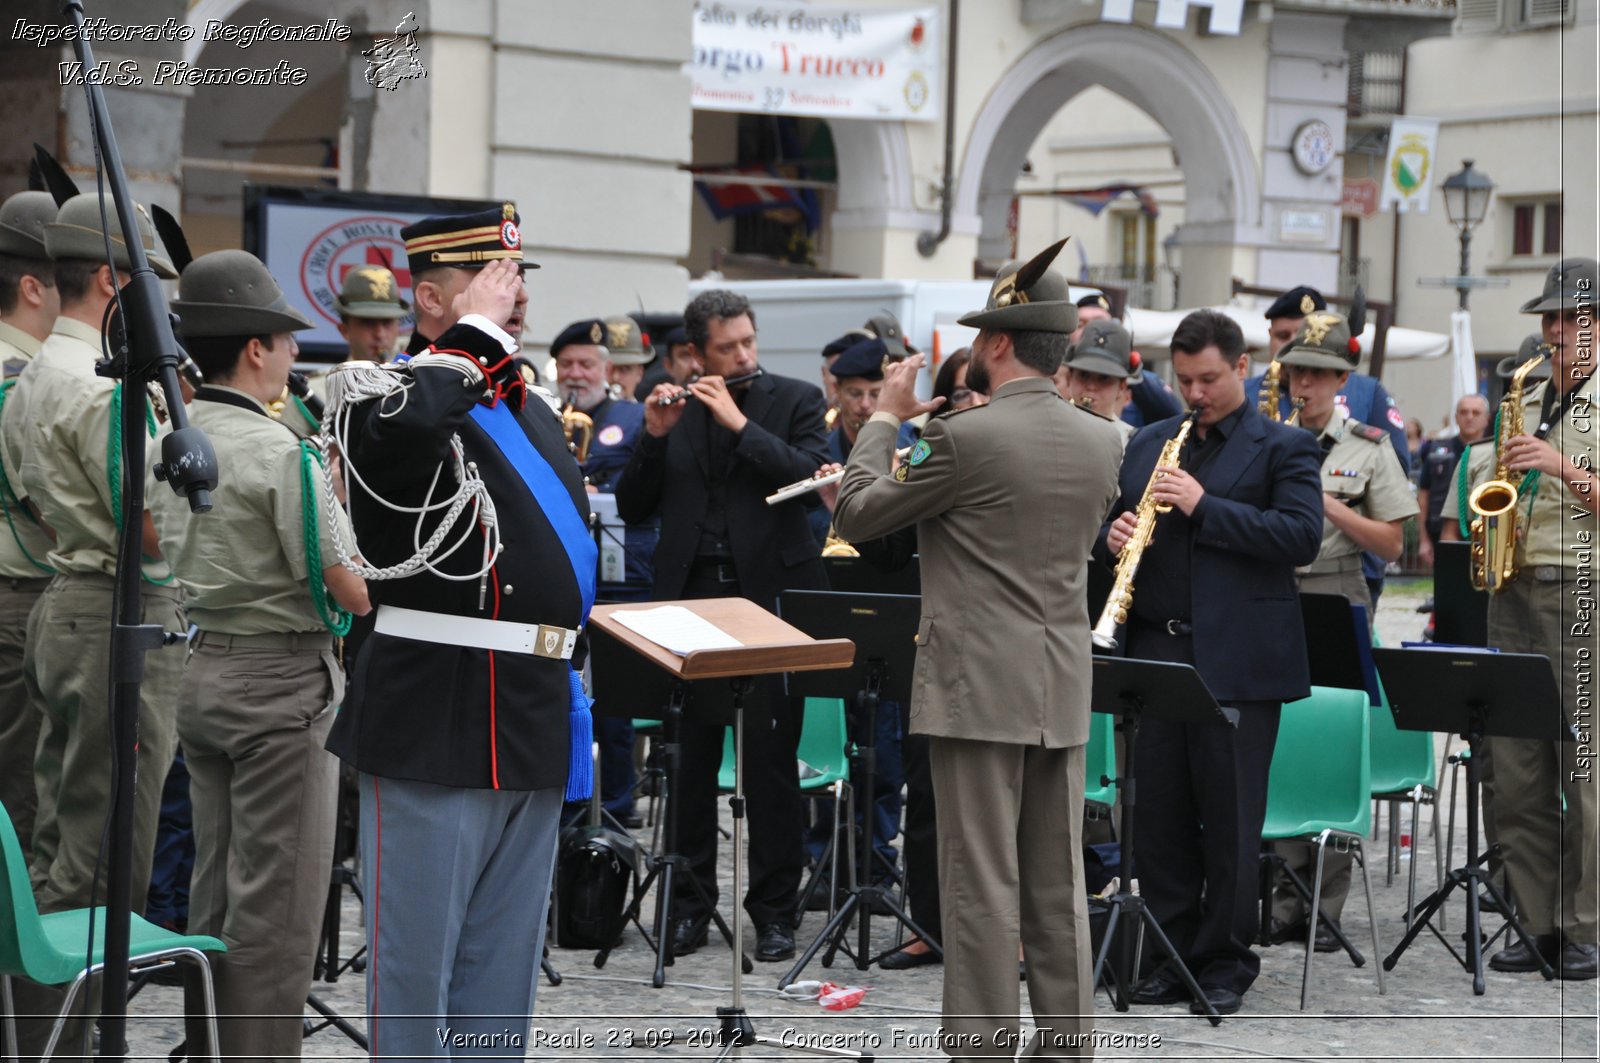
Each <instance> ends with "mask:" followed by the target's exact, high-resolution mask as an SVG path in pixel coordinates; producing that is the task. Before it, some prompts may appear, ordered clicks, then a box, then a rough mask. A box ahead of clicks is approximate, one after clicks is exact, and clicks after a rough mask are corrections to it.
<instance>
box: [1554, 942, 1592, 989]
mask: <svg viewBox="0 0 1600 1063" xmlns="http://www.w3.org/2000/svg"><path fill="white" fill-rule="evenodd" d="M1597 952H1600V949H1596V947H1595V946H1594V945H1579V944H1578V943H1577V942H1575V941H1569V942H1567V944H1566V946H1565V947H1563V948H1562V950H1561V964H1560V966H1559V968H1558V970H1559V973H1560V975H1561V977H1562V978H1563V979H1565V980H1566V981H1569V982H1587V981H1588V980H1589V979H1591V978H1593V977H1594V976H1595V975H1596V973H1600V972H1597V969H1596V968H1597V961H1600V956H1597Z"/></svg>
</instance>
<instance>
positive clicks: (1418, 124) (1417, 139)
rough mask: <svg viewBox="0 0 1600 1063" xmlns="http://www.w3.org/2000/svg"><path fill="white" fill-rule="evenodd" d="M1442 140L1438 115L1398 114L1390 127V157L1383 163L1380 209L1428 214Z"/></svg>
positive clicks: (1435, 182) (1436, 182)
mask: <svg viewBox="0 0 1600 1063" xmlns="http://www.w3.org/2000/svg"><path fill="white" fill-rule="evenodd" d="M1438 143H1439V120H1438V119H1437V118H1396V119H1395V120H1394V124H1393V125H1391V126H1390V127H1389V157H1388V159H1387V160H1386V161H1385V162H1384V165H1383V199H1382V201H1381V202H1380V203H1379V209H1380V210H1388V209H1390V208H1391V207H1393V208H1394V209H1395V210H1397V211H1400V212H1401V213H1406V214H1410V213H1418V214H1426V213H1427V212H1428V196H1429V193H1430V192H1431V191H1432V189H1433V186H1434V185H1436V184H1438V181H1436V180H1435V179H1434V156H1435V155H1436V154H1437V150H1436V149H1437V147H1438Z"/></svg>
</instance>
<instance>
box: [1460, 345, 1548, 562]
mask: <svg viewBox="0 0 1600 1063" xmlns="http://www.w3.org/2000/svg"><path fill="white" fill-rule="evenodd" d="M1544 359H1545V354H1544V351H1543V350H1541V351H1540V353H1538V354H1536V355H1534V356H1533V357H1532V358H1529V359H1528V360H1527V361H1526V362H1523V363H1522V364H1521V365H1519V366H1518V367H1517V371H1516V372H1515V373H1513V374H1512V375H1511V386H1510V387H1508V388H1507V389H1506V394H1505V398H1503V399H1501V400H1500V426H1499V430H1498V431H1497V432H1496V433H1495V437H1494V457H1495V464H1494V479H1492V480H1490V481H1489V482H1488V483H1482V484H1479V485H1478V486H1477V487H1475V488H1473V490H1472V494H1470V495H1469V496H1467V508H1468V509H1470V510H1472V514H1473V516H1472V524H1471V525H1470V533H1471V540H1472V585H1473V586H1474V587H1476V588H1477V589H1478V590H1480V591H1488V592H1489V593H1490V594H1499V593H1500V592H1501V591H1503V590H1505V589H1506V585H1507V584H1509V583H1510V582H1511V581H1512V580H1514V579H1516V578H1517V504H1518V503H1519V502H1520V498H1519V492H1518V490H1517V485H1516V484H1514V483H1512V482H1511V470H1510V468H1508V467H1507V466H1506V458H1505V453H1506V443H1507V441H1509V440H1511V439H1513V438H1515V437H1517V436H1520V435H1521V434H1522V383H1523V381H1525V380H1526V379H1527V378H1528V374H1529V373H1531V372H1533V371H1534V369H1535V368H1537V367H1538V365H1539V363H1540V362H1542V361H1544ZM1461 460H1463V461H1465V460H1466V455H1465V454H1463V455H1462V456H1461Z"/></svg>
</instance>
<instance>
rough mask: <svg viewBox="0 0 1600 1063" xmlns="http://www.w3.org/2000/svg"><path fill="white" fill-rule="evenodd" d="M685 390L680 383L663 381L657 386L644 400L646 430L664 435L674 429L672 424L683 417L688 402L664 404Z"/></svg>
mask: <svg viewBox="0 0 1600 1063" xmlns="http://www.w3.org/2000/svg"><path fill="white" fill-rule="evenodd" d="M681 391H683V388H680V387H679V386H678V385H676V384H673V383H669V382H666V381H663V382H662V383H660V384H657V385H656V386H655V390H653V391H652V392H650V395H649V397H647V398H646V399H645V400H644V430H645V431H646V432H648V433H649V434H651V435H653V436H658V437H659V436H664V435H666V434H667V433H668V432H670V431H672V426H673V425H675V424H677V423H678V421H679V420H681V419H682V417H683V411H684V407H686V406H687V405H688V402H687V401H686V400H685V401H682V402H674V403H672V404H671V405H670V406H668V405H663V401H664V400H666V399H670V398H672V397H673V396H674V395H677V394H678V393H680V392H681Z"/></svg>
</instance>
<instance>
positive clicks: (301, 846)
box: [150, 251, 369, 1059]
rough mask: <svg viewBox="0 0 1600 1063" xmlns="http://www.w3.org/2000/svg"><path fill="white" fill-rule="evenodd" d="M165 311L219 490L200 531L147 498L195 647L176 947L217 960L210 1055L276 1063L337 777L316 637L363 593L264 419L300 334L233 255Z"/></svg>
mask: <svg viewBox="0 0 1600 1063" xmlns="http://www.w3.org/2000/svg"><path fill="white" fill-rule="evenodd" d="M172 308H173V310H174V311H175V312H176V313H177V314H178V315H179V318H180V320H181V322H182V333H183V340H184V344H185V346H186V348H187V349H188V351H189V354H190V356H191V357H193V358H194V360H195V363H196V365H198V366H199V367H200V371H201V372H202V373H203V374H204V375H205V378H206V381H207V383H206V384H205V386H204V387H202V388H200V389H199V390H198V391H197V392H196V393H195V397H194V402H193V404H192V407H191V408H192V416H193V421H194V424H195V426H196V427H198V428H202V429H204V430H205V433H206V436H207V437H208V438H209V439H210V440H211V441H212V445H213V446H214V447H215V448H216V451H217V462H218V464H219V466H220V467H221V468H224V469H226V470H227V471H228V473H227V475H226V476H225V477H223V478H222V479H221V480H220V481H219V483H218V485H217V488H216V490H215V493H214V495H213V498H214V500H215V507H214V510H213V512H211V513H209V514H206V515H203V516H196V515H194V514H192V513H190V511H189V506H188V504H187V502H186V500H185V499H184V498H182V497H181V496H179V495H177V494H174V493H173V492H171V491H156V492H154V493H152V494H151V496H150V501H151V509H152V512H153V514H154V517H155V524H156V530H157V531H158V532H159V533H160V535H161V543H162V547H163V550H164V551H165V553H166V556H167V558H168V560H169V561H170V562H171V564H172V570H173V572H174V573H175V574H176V575H177V577H178V581H179V582H180V583H182V584H183V587H184V592H185V600H186V602H187V604H188V607H189V619H190V621H191V622H192V623H193V624H194V625H195V627H197V628H198V629H199V631H198V634H196V635H195V637H194V639H193V640H192V642H191V645H192V647H193V652H192V653H191V655H190V658H189V665H188V667H187V668H186V669H185V671H184V676H183V685H182V687H181V689H180V693H179V699H178V738H179V741H180V742H181V743H182V744H183V752H184V759H185V762H186V763H187V765H188V769H189V792H190V797H191V800H192V801H193V804H194V809H195V815H194V829H195V853H196V863H195V871H194V882H193V885H192V886H191V888H190V895H189V931H190V933H195V934H210V935H213V936H215V937H219V938H221V939H222V940H223V941H224V942H225V943H226V944H227V946H228V951H227V952H226V953H223V954H220V955H218V956H217V957H216V958H214V959H213V960H212V962H211V968H212V971H213V973H214V976H215V978H216V1001H217V1011H218V1013H219V1015H222V1016H225V1018H224V1019H223V1021H221V1022H220V1023H219V1026H218V1036H219V1038H220V1040H221V1044H220V1045H218V1046H216V1048H217V1049H218V1050H220V1051H221V1052H222V1054H224V1055H227V1056H236V1057H252V1058H275V1059H291V1058H295V1057H297V1056H299V1054H300V1046H301V1042H302V1040H303V1033H302V1030H301V1014H302V1012H303V1011H304V1010H305V999H306V993H307V992H308V991H309V990H310V988H311V971H312V962H313V957H314V955H315V953H316V949H317V941H318V937H319V930H320V928H321V926H322V904H321V901H322V900H323V899H324V898H325V897H326V896H327V888H328V868H329V867H330V866H331V865H332V863H333V829H334V804H335V798H334V787H335V779H336V772H337V761H335V760H334V758H333V756H332V755H331V754H329V753H328V751H327V750H326V749H324V748H323V743H324V741H325V740H326V739H327V736H328V728H329V727H330V726H332V724H333V716H334V712H335V711H336V710H337V709H338V707H339V702H340V701H341V700H342V698H343V695H344V669H343V667H342V666H341V665H340V664H339V660H338V658H337V657H336V656H335V653H334V630H335V629H337V630H340V631H342V630H343V629H345V628H347V627H348V621H347V620H345V621H343V622H341V621H340V620H338V619H335V617H336V615H337V612H338V608H340V607H342V608H344V609H348V610H350V611H352V612H355V613H365V612H366V611H367V610H368V608H369V607H368V605H367V593H366V587H365V585H364V584H363V582H362V580H361V578H360V577H359V576H356V575H354V574H352V573H351V572H349V571H348V570H346V569H344V568H343V567H341V566H340V564H339V560H338V554H337V552H336V550H335V546H334V543H333V540H332V531H331V528H330V526H329V518H330V516H331V517H333V519H336V520H340V521H342V520H343V518H344V512H343V510H341V509H339V508H337V507H334V509H333V511H332V513H331V514H330V513H329V510H328V494H327V480H326V473H325V472H324V471H323V469H322V466H321V463H320V462H319V461H318V460H317V459H316V458H315V457H314V456H313V455H312V454H311V453H310V448H309V445H307V446H306V447H304V448H303V447H302V445H301V443H300V441H299V439H298V438H297V437H296V436H295V434H294V432H293V431H291V430H290V429H289V428H288V427H286V426H285V425H284V424H282V423H281V422H279V421H277V420H274V419H273V418H272V417H270V416H268V414H267V403H269V402H271V401H272V400H273V399H275V398H276V397H277V396H278V395H279V394H280V393H281V392H282V391H283V387H284V382H285V381H286V380H287V379H288V376H289V369H290V367H291V366H292V365H293V363H294V356H295V353H296V352H297V351H298V347H297V346H296V344H295V341H294V335H293V334H294V333H295V332H296V331H298V330H301V329H308V328H310V327H311V322H310V321H308V320H306V318H305V316H304V315H303V314H301V313H300V312H299V311H298V310H296V309H294V308H293V307H291V306H290V305H289V304H288V302H287V301H286V300H285V299H284V297H283V293H282V291H280V290H279V288H278V285H277V282H276V281H274V280H273V278H272V275H271V274H270V273H268V272H267V268H266V267H265V266H264V265H262V264H261V262H260V261H258V260H257V259H256V258H255V256H254V255H251V254H250V253H249V252H246V251H217V252H214V253H212V254H209V255H204V256H202V257H200V258H198V259H196V260H195V261H194V262H192V263H190V264H189V265H188V266H187V267H186V268H185V269H184V271H183V277H182V281H181V283H180V285H179V290H178V298H177V299H176V300H175V301H174V302H173V304H172ZM308 529H310V530H312V534H311V536H310V537H308ZM344 535H345V538H346V540H348V538H349V533H348V531H345V532H344ZM198 989H199V984H198V982H195V983H194V984H193V985H191V986H190V990H191V992H190V995H189V1005H190V1006H189V1008H188V1011H189V1012H190V1014H198V1013H199V1011H200V1008H201V1005H202V1004H203V1000H202V999H201V997H200V996H199V994H198V992H197V991H198ZM204 1031H205V1024H204V1023H200V1022H195V1023H192V1024H191V1029H190V1038H189V1048H190V1054H191V1055H194V1056H200V1055H203V1054H205V1053H206V1052H207V1051H209V1049H207V1048H206V1047H205V1036H204Z"/></svg>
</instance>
